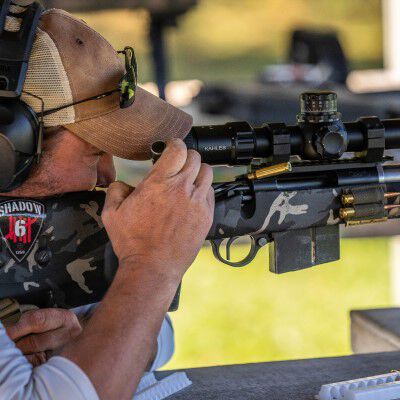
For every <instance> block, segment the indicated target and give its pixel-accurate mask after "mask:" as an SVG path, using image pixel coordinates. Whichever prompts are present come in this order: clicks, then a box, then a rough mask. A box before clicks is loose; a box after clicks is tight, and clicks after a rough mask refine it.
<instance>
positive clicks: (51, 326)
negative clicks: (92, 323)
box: [6, 308, 79, 341]
mask: <svg viewBox="0 0 400 400" xmlns="http://www.w3.org/2000/svg"><path fill="white" fill-rule="evenodd" d="M76 324H79V321H78V319H77V317H76V315H75V314H74V313H73V312H72V311H69V310H61V309H56V308H53V309H42V310H35V311H29V312H27V313H25V314H22V316H21V318H20V320H19V321H18V322H17V323H16V324H14V325H10V326H8V327H7V328H6V331H7V334H8V336H9V337H10V339H11V340H14V341H15V340H18V339H20V338H22V337H24V336H27V335H30V334H32V333H43V332H47V331H52V330H55V329H58V328H61V327H63V326H74V325H76Z"/></svg>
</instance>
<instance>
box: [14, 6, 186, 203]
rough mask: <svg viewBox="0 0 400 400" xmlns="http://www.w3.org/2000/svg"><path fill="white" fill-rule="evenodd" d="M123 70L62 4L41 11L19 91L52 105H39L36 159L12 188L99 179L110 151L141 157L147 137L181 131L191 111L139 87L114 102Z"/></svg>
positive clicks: (73, 186) (44, 188)
mask: <svg viewBox="0 0 400 400" xmlns="http://www.w3.org/2000/svg"><path fill="white" fill-rule="evenodd" d="M124 74H125V68H124V63H123V61H122V59H121V57H120V56H119V55H118V53H117V52H116V51H115V50H114V49H113V48H112V47H111V45H110V44H109V43H108V42H107V41H106V40H105V39H104V38H102V37H101V36H100V35H99V34H98V33H97V32H95V31H94V30H93V29H91V28H90V27H89V26H87V25H86V23H84V22H83V21H81V20H79V19H77V18H74V17H73V16H71V15H70V14H68V13H66V12H64V11H62V10H54V9H53V10H49V11H46V12H45V13H44V14H43V15H42V17H41V21H40V24H39V28H38V30H37V35H36V39H35V42H34V45H33V50H32V54H31V57H30V61H29V68H28V72H27V76H26V80H25V85H24V93H23V95H22V97H21V99H22V100H23V101H24V102H25V103H27V104H28V105H29V106H30V107H31V108H33V110H34V111H35V112H36V113H40V110H41V102H40V101H39V100H38V97H40V98H41V99H43V101H44V108H45V111H46V110H55V109H59V110H58V111H53V112H52V113H50V114H47V113H45V117H44V125H45V127H46V135H45V136H46V137H45V141H44V154H43V157H42V161H41V163H40V165H39V166H37V167H35V168H34V170H33V172H32V174H31V176H30V178H29V179H28V181H27V182H26V183H25V184H24V185H22V186H21V187H20V188H19V189H17V191H16V192H14V193H18V195H22V194H26V192H31V191H32V190H35V193H30V194H29V195H31V196H33V195H36V194H37V195H39V196H40V195H50V194H54V193H61V192H66V191H77V190H88V189H91V188H93V187H94V186H95V185H96V183H97V184H100V185H107V184H108V183H109V182H110V180H112V179H113V178H114V175H115V171H114V167H113V165H112V157H111V154H112V155H115V156H119V157H122V158H126V159H132V160H133V159H136V160H144V159H148V158H149V157H150V146H151V144H152V143H153V142H155V141H157V140H168V139H170V138H172V137H184V136H186V134H187V133H188V131H189V129H190V127H191V123H192V119H191V117H190V116H189V115H187V114H186V113H184V112H182V111H180V110H178V109H176V108H174V107H172V106H171V105H169V104H167V103H165V102H163V101H162V100H160V99H158V98H157V97H155V96H153V95H151V94H150V93H148V92H146V91H145V90H143V89H141V88H140V87H138V88H137V90H136V96H135V102H134V103H133V104H132V105H131V106H130V107H128V108H124V109H121V108H120V101H119V100H120V96H119V93H118V92H117V91H118V87H119V82H120V80H121V78H122V76H123V75H124ZM105 93H108V95H106V96H103V97H100V98H99V99H96V100H87V99H89V98H93V97H96V96H99V95H102V94H105ZM32 95H34V96H32ZM35 96H36V97H35ZM60 127H62V128H60ZM28 189H29V190H28Z"/></svg>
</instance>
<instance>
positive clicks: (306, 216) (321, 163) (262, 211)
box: [153, 91, 400, 274]
mask: <svg viewBox="0 0 400 400" xmlns="http://www.w3.org/2000/svg"><path fill="white" fill-rule="evenodd" d="M297 120H298V123H297V125H295V126H287V125H285V124H283V123H267V124H265V125H263V126H261V127H259V128H253V127H251V126H250V125H249V124H248V123H246V122H233V123H228V124H226V125H218V126H199V127H193V128H192V130H191V132H190V134H189V136H188V137H187V138H186V139H185V142H186V144H187V146H188V148H192V149H195V150H197V151H198V152H199V153H200V154H201V156H202V161H203V162H206V163H209V164H211V165H231V166H237V165H248V166H250V170H249V172H248V173H247V174H245V175H243V176H240V177H238V178H237V179H236V180H235V181H233V182H228V183H226V182H224V183H219V184H214V189H215V200H216V204H215V216H214V222H213V225H212V228H211V230H210V232H209V235H208V237H207V238H208V239H209V240H210V242H211V245H212V249H213V253H214V255H215V257H216V258H217V259H218V260H220V261H222V262H224V263H225V264H228V265H230V266H232V267H242V266H245V265H247V264H249V263H250V262H251V261H252V260H253V259H254V257H255V256H256V255H257V252H258V251H259V250H260V248H261V247H263V246H265V245H266V244H267V243H270V244H271V245H270V247H269V268H270V271H271V272H274V273H277V274H281V273H285V272H290V271H295V270H300V269H304V268H308V267H312V266H315V265H318V264H322V263H327V262H331V261H335V260H338V259H339V258H340V243H339V242H340V240H339V225H340V224H344V225H346V226H347V225H359V224H368V223H374V222H383V221H386V220H388V219H390V218H396V217H398V216H399V215H400V214H399V213H400V208H399V207H400V205H399V200H400V198H399V196H400V193H399V192H400V164H395V163H394V162H393V159H392V158H390V157H388V156H386V155H385V150H387V149H398V148H399V147H400V119H387V120H380V119H379V118H377V117H362V118H360V119H359V120H358V121H356V122H350V123H343V122H342V121H341V115H340V113H338V112H337V96H336V94H335V93H334V92H330V91H319V92H306V93H303V94H302V95H301V96H300V113H299V114H298V116H297ZM160 150H162V146H161V145H160V143H157V144H155V145H154V146H153V154H154V156H155V157H157V156H159V153H160ZM244 235H249V236H250V239H251V248H250V252H249V253H248V255H247V256H246V257H245V258H244V259H243V260H241V261H238V262H233V261H231V260H230V247H231V245H232V244H233V242H234V241H235V240H236V239H237V238H238V237H241V236H244ZM224 239H228V240H227V242H226V257H223V256H222V254H221V248H222V243H223V241H224Z"/></svg>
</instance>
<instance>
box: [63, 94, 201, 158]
mask: <svg viewBox="0 0 400 400" xmlns="http://www.w3.org/2000/svg"><path fill="white" fill-rule="evenodd" d="M192 123H193V119H192V117H191V116H190V115H189V114H187V113H185V112H184V111H182V110H180V109H178V108H176V107H174V106H172V105H171V104H168V103H167V102H165V101H163V100H161V99H159V98H158V97H156V96H154V95H152V94H151V93H149V92H147V91H146V90H144V89H142V88H140V87H138V88H137V92H136V98H135V102H134V103H133V104H132V106H130V107H128V108H124V109H121V108H118V109H116V110H114V111H111V112H109V113H107V114H103V115H101V116H98V117H94V118H90V119H86V120H83V121H79V122H76V123H73V124H68V125H65V127H66V128H67V129H68V130H70V131H71V132H73V133H74V134H76V135H77V136H79V137H81V138H82V139H84V140H85V141H87V142H89V143H91V144H92V145H93V146H96V147H97V148H99V149H100V150H102V151H106V152H107V153H111V154H113V155H115V156H117V157H121V158H125V159H128V160H146V159H149V158H151V151H150V149H151V145H152V144H153V143H154V142H156V141H167V140H169V139H172V138H181V139H183V138H184V137H185V136H186V135H187V134H188V133H189V131H190V128H191V127H192Z"/></svg>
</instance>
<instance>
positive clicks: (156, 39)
mask: <svg viewBox="0 0 400 400" xmlns="http://www.w3.org/2000/svg"><path fill="white" fill-rule="evenodd" d="M197 2H198V0H85V1H82V0H43V4H44V5H45V6H46V8H62V9H64V10H67V11H69V12H72V13H73V12H88V11H98V10H107V9H117V8H131V9H132V8H145V9H146V10H148V11H149V13H150V33H149V40H150V44H151V47H152V56H153V62H154V68H155V75H156V82H157V86H158V90H159V94H160V97H161V98H163V99H165V86H166V84H167V79H168V78H167V55H166V49H165V43H164V32H165V29H166V28H167V27H169V26H176V24H177V18H178V17H179V16H180V15H182V14H184V13H186V12H187V11H188V10H190V9H191V8H192V7H194V6H195V5H196V4H197Z"/></svg>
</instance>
